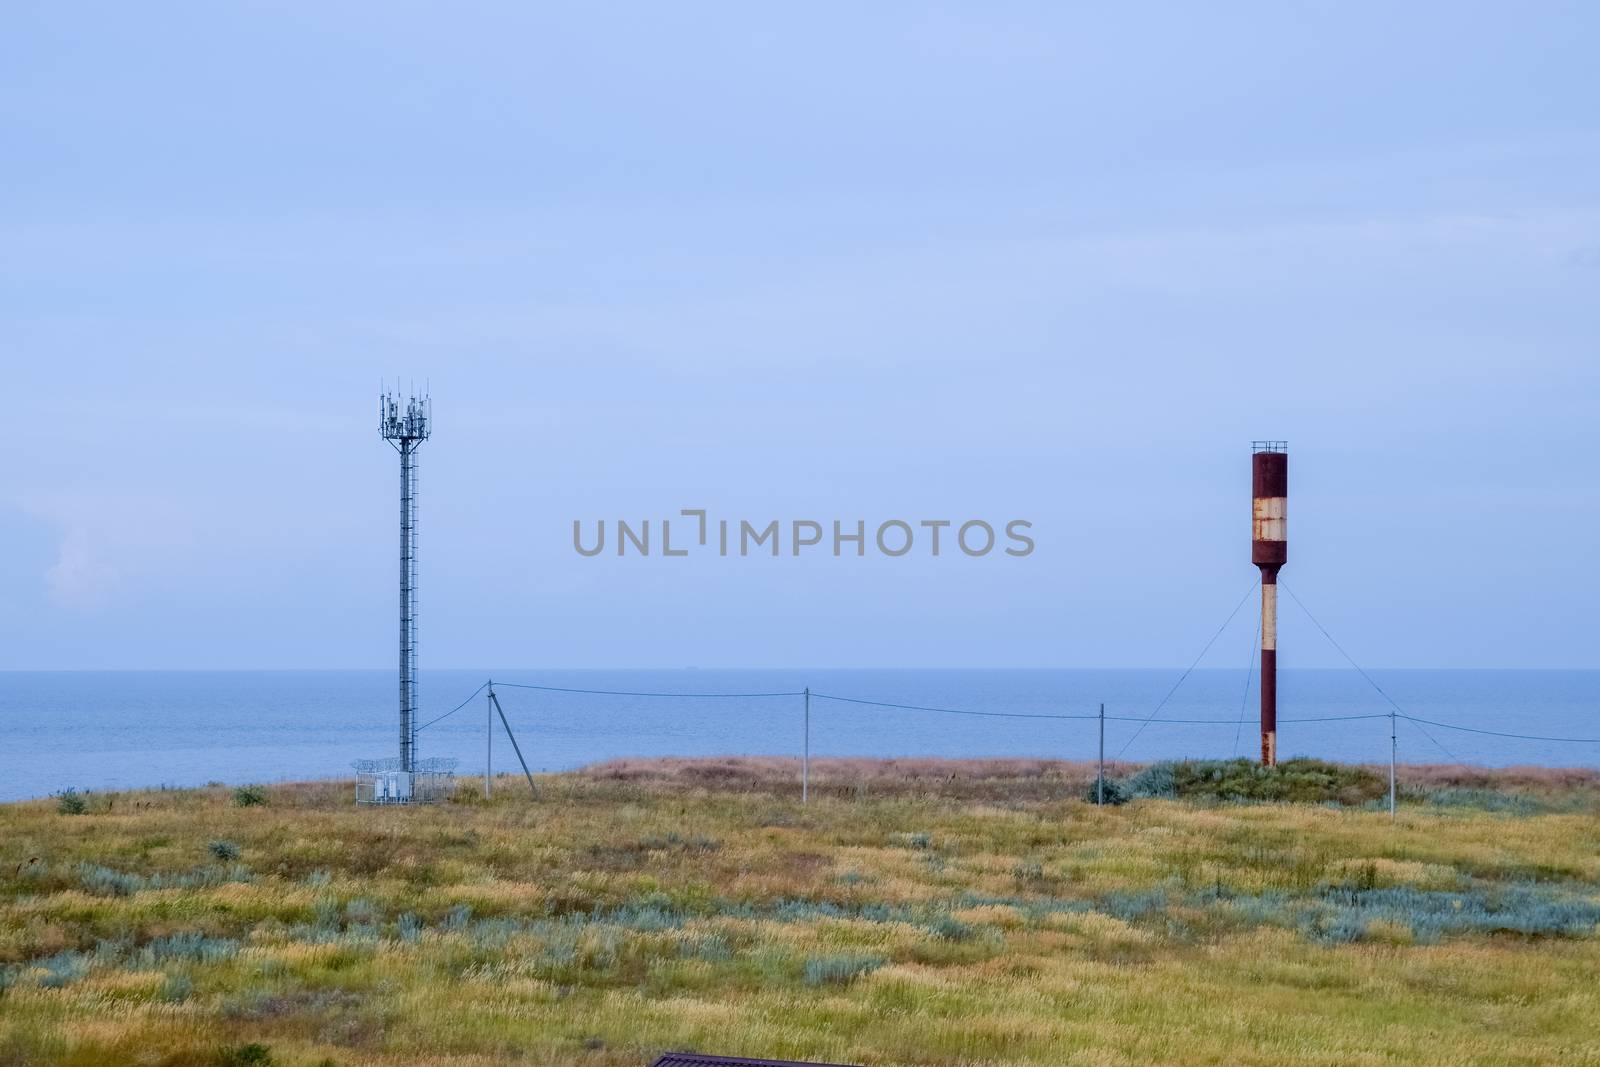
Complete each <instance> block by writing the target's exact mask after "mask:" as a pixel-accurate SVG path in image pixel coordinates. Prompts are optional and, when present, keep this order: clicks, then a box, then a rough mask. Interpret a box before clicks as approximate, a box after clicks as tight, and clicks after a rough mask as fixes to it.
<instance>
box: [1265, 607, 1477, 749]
mask: <svg viewBox="0 0 1600 1067" xmlns="http://www.w3.org/2000/svg"><path fill="white" fill-rule="evenodd" d="M1283 588H1284V591H1285V592H1287V593H1288V594H1289V599H1291V600H1293V601H1294V602H1295V604H1297V605H1298V606H1299V608H1300V610H1301V611H1303V612H1305V613H1306V618H1308V619H1310V620H1311V624H1312V625H1313V626H1315V627H1316V628H1317V629H1318V630H1321V631H1322V636H1323V637H1326V638H1327V639H1328V643H1329V644H1330V645H1332V646H1333V647H1334V648H1336V649H1338V650H1339V655H1341V656H1343V657H1344V658H1345V662H1346V663H1349V664H1350V666H1352V667H1354V668H1355V669H1356V673H1357V674H1359V675H1361V677H1363V678H1365V679H1366V680H1367V684H1368V685H1370V686H1372V688H1373V689H1375V690H1377V692H1378V695H1379V696H1381V697H1383V699H1384V700H1387V701H1388V702H1389V706H1390V707H1392V708H1394V710H1395V711H1396V713H1398V714H1399V715H1401V716H1403V717H1405V718H1407V719H1409V718H1411V716H1409V715H1406V709H1405V708H1402V707H1401V706H1400V705H1399V704H1396V703H1395V701H1394V698H1393V697H1391V696H1390V695H1389V694H1388V693H1386V692H1384V691H1383V686H1381V685H1379V684H1378V683H1377V682H1375V681H1373V678H1372V675H1370V674H1368V673H1367V672H1366V671H1364V670H1362V669H1361V664H1359V663H1357V662H1356V661H1355V660H1354V659H1353V658H1351V656H1350V653H1348V652H1346V651H1345V650H1344V646H1343V645H1341V644H1340V643H1339V642H1337V641H1335V640H1334V639H1333V635H1332V634H1330V633H1329V632H1328V628H1327V627H1326V626H1323V625H1322V623H1320V622H1318V621H1317V617H1316V616H1315V615H1313V614H1311V609H1310V608H1308V607H1306V606H1305V604H1304V602H1302V601H1301V599H1300V598H1299V597H1297V596H1295V595H1294V590H1293V589H1290V588H1289V587H1288V586H1287V585H1285V586H1284V587H1283ZM1417 730H1418V731H1420V732H1421V734H1422V736H1423V737H1426V738H1427V739H1428V740H1429V741H1431V742H1432V743H1433V746H1434V747H1435V748H1437V749H1438V750H1439V751H1440V752H1443V753H1444V754H1445V755H1446V756H1448V757H1449V758H1450V759H1452V760H1453V759H1455V758H1456V756H1455V753H1453V752H1451V751H1450V750H1449V749H1448V748H1445V747H1444V745H1442V744H1440V743H1439V739H1438V738H1436V737H1434V736H1433V735H1432V734H1430V733H1429V732H1428V731H1427V730H1424V729H1423V728H1422V727H1421V726H1418V727H1417Z"/></svg>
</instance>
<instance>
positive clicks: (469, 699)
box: [417, 682, 489, 733]
mask: <svg viewBox="0 0 1600 1067" xmlns="http://www.w3.org/2000/svg"><path fill="white" fill-rule="evenodd" d="M488 684H489V683H488V682H484V683H483V684H482V685H479V686H478V688H476V689H474V690H473V691H472V694H471V696H468V697H467V699H465V700H463V701H462V702H461V703H459V704H457V705H456V706H455V707H453V708H451V709H450V710H449V711H447V712H445V713H444V714H443V715H440V716H439V717H438V718H437V719H429V720H428V721H427V722H425V723H423V724H422V725H421V726H419V727H417V732H418V733H421V732H422V731H423V730H426V729H427V728H428V727H430V726H432V725H433V724H434V723H436V722H439V721H440V720H441V719H448V718H449V717H450V716H452V715H454V714H455V713H456V712H458V711H460V710H461V709H462V708H464V707H466V706H467V705H468V704H470V703H472V698H473V697H475V696H477V695H478V694H479V693H481V692H483V687H484V686H486V685H488Z"/></svg>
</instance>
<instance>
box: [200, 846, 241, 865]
mask: <svg viewBox="0 0 1600 1067" xmlns="http://www.w3.org/2000/svg"><path fill="white" fill-rule="evenodd" d="M206 851H207V852H209V853H211V854H212V855H213V856H215V857H216V858H217V859H219V860H222V861H223V862H228V861H231V860H236V859H238V858H239V846H238V845H236V844H234V843H233V842H232V841H213V842H211V843H210V844H208V845H206Z"/></svg>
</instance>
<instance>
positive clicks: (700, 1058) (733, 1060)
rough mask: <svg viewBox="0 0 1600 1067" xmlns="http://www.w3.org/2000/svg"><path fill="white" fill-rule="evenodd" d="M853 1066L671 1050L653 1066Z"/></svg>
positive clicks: (849, 1066) (848, 1066)
mask: <svg viewBox="0 0 1600 1067" xmlns="http://www.w3.org/2000/svg"><path fill="white" fill-rule="evenodd" d="M722 1065H726V1067H851V1065H850V1064H847V1063H810V1062H806V1061H802V1060H747V1059H741V1058H739V1057H738V1056H705V1055H702V1054H700V1053H698V1052H669V1053H667V1054H666V1055H665V1056H662V1057H661V1058H660V1059H659V1060H656V1062H655V1063H654V1064H653V1065H652V1067H722Z"/></svg>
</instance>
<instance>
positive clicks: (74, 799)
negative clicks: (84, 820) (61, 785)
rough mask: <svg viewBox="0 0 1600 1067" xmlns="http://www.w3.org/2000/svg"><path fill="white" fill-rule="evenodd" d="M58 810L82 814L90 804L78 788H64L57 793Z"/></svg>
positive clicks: (63, 812) (69, 813) (70, 813)
mask: <svg viewBox="0 0 1600 1067" xmlns="http://www.w3.org/2000/svg"><path fill="white" fill-rule="evenodd" d="M56 810H57V811H59V812H60V813H61V814H63V815H82V814H83V813H84V812H86V811H88V810H89V804H88V801H86V800H84V799H83V794H82V793H79V792H78V791H77V790H76V789H63V790H62V791H61V792H59V793H57V794H56Z"/></svg>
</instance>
